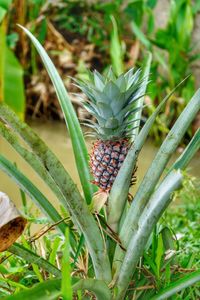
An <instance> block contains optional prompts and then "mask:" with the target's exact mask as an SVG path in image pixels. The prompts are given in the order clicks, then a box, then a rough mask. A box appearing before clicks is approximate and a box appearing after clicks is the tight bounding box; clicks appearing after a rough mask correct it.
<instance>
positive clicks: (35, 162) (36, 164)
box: [0, 122, 65, 203]
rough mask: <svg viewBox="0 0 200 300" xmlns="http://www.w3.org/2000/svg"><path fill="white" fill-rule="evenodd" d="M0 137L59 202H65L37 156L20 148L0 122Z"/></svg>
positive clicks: (11, 134) (8, 129)
mask: <svg viewBox="0 0 200 300" xmlns="http://www.w3.org/2000/svg"><path fill="white" fill-rule="evenodd" d="M19 124H20V123H19ZM0 135H2V136H3V137H4V138H5V139H6V140H7V142H9V143H10V145H11V146H12V147H13V148H14V149H15V150H16V151H17V152H18V153H19V154H20V155H21V157H22V158H23V159H24V160H25V161H26V162H27V163H28V164H29V165H30V166H31V167H32V168H33V169H34V170H35V172H36V173H37V174H38V175H39V176H40V177H41V178H42V179H43V181H44V182H45V184H47V185H48V187H49V188H50V189H51V190H52V191H53V193H54V194H55V195H56V197H57V198H58V199H59V200H61V199H62V201H61V202H62V203H63V202H65V197H64V195H63V194H62V192H61V191H60V189H59V187H58V186H57V184H56V183H55V181H54V180H53V178H52V177H51V176H50V174H49V172H48V170H47V169H46V168H45V166H44V164H43V163H42V162H41V160H40V159H39V158H38V156H36V155H35V154H34V153H32V152H31V151H28V150H27V149H26V148H24V147H22V146H21V145H20V142H19V140H18V137H17V135H16V134H15V133H14V132H12V131H11V129H10V128H8V127H7V126H6V125H5V124H3V123H2V122H0ZM35 140H36V137H35ZM35 140H34V141H33V142H34V143H35V142H36V141H35ZM39 142H40V141H39V140H38V143H39Z"/></svg>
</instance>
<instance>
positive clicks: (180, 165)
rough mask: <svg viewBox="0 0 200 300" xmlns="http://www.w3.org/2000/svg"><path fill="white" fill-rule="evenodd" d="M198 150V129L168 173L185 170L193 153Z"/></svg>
mask: <svg viewBox="0 0 200 300" xmlns="http://www.w3.org/2000/svg"><path fill="white" fill-rule="evenodd" d="M199 149H200V128H199V129H198V130H197V131H196V132H195V134H194V136H193V138H192V139H191V141H190V142H189V144H188V145H187V147H186V148H185V150H184V151H183V153H182V154H181V155H180V156H179V158H178V159H177V160H176V161H175V163H174V164H173V165H172V167H171V168H170V169H169V171H168V172H170V171H171V170H172V169H176V170H177V169H182V170H183V169H185V168H186V167H187V165H188V163H189V162H190V160H191V159H192V157H193V156H194V155H195V153H196V152H197V151H198V150H199Z"/></svg>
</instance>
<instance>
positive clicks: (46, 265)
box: [7, 243, 61, 277]
mask: <svg viewBox="0 0 200 300" xmlns="http://www.w3.org/2000/svg"><path fill="white" fill-rule="evenodd" d="M7 251H8V252H10V253H13V254H14V255H17V256H19V257H20V258H22V259H24V260H25V261H27V262H28V263H34V264H36V265H38V267H40V268H43V269H44V270H45V271H47V272H48V273H50V274H52V275H54V276H56V277H61V271H60V270H58V269H57V268H56V267H55V266H54V265H52V264H51V263H50V262H48V261H47V260H45V259H44V258H42V257H41V256H39V255H37V254H36V253H34V252H33V251H31V250H29V249H27V248H25V247H23V246H22V245H20V244H18V243H14V244H13V245H12V246H11V247H10V248H9V249H8V250H7Z"/></svg>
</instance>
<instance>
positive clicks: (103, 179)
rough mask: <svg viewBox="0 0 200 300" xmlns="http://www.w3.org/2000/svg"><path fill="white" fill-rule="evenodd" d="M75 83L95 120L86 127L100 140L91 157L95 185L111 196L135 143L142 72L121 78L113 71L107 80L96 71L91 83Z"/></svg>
mask: <svg viewBox="0 0 200 300" xmlns="http://www.w3.org/2000/svg"><path fill="white" fill-rule="evenodd" d="M75 81H76V83H77V86H78V87H79V88H80V89H81V90H82V91H83V92H84V93H85V94H86V96H87V98H88V100H87V101H84V102H83V106H84V107H85V109H86V110H87V111H88V112H89V113H91V115H92V116H93V117H94V118H95V120H96V122H93V121H91V120H90V121H88V123H86V124H85V125H87V126H89V127H90V128H92V129H93V135H95V136H96V138H97V141H96V142H95V143H94V145H93V150H92V153H91V155H90V169H91V173H92V175H93V178H94V181H93V183H94V184H95V185H97V186H98V187H99V188H100V190H102V191H106V192H109V191H110V189H111V187H112V185H113V182H114V180H115V178H116V176H117V174H118V172H119V169H120V167H121V165H122V163H123V161H124V159H125V157H126V155H127V152H128V149H129V147H130V145H131V142H132V132H133V128H135V127H134V125H135V124H134V123H135V121H136V119H135V113H136V111H137V110H138V109H141V107H139V108H138V107H137V106H136V101H137V100H138V99H140V98H141V97H142V95H141V94H142V85H143V80H142V79H141V71H140V70H137V71H136V72H134V70H133V69H130V70H129V71H128V72H127V73H125V74H121V75H120V76H119V77H117V76H116V75H115V74H114V73H113V71H112V69H110V70H109V72H108V74H107V75H106V76H102V75H101V74H100V73H98V72H97V71H94V72H93V73H90V81H81V80H75ZM133 172H134V171H133Z"/></svg>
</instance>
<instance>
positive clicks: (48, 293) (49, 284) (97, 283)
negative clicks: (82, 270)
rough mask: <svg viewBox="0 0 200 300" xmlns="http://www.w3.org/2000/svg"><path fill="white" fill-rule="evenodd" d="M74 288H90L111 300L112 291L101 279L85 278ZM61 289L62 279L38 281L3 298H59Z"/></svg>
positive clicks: (14, 299)
mask: <svg viewBox="0 0 200 300" xmlns="http://www.w3.org/2000/svg"><path fill="white" fill-rule="evenodd" d="M76 281H77V280H76ZM72 288H73V290H74V291H77V290H83V291H84V290H89V291H91V292H93V293H94V294H95V296H96V297H97V299H98V300H111V292H110V290H109V288H108V287H107V285H106V284H105V282H103V281H101V280H96V279H83V280H80V281H78V282H76V283H75V284H73V286H72ZM60 289H61V279H53V280H48V281H46V282H42V283H38V284H36V285H35V286H34V287H32V288H30V289H28V290H25V291H22V292H20V293H17V294H13V295H10V296H7V297H4V298H3V299H2V300H22V299H29V300H57V299H58V298H59V296H61V291H60Z"/></svg>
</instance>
